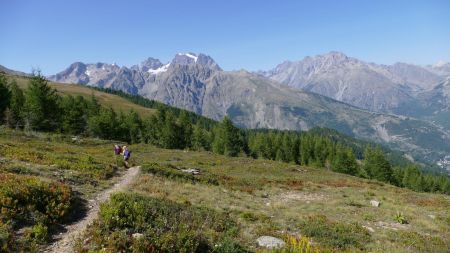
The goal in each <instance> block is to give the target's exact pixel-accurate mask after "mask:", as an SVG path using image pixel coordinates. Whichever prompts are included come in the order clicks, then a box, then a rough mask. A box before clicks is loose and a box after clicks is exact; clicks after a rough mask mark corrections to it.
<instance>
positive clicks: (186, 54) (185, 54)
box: [178, 53, 198, 62]
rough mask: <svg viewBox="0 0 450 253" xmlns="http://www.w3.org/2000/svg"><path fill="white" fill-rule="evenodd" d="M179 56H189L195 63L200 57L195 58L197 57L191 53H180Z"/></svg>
mask: <svg viewBox="0 0 450 253" xmlns="http://www.w3.org/2000/svg"><path fill="white" fill-rule="evenodd" d="M178 55H184V56H187V57H189V58H191V59H194V62H197V59H198V56H195V55H193V54H190V53H179V54H178Z"/></svg>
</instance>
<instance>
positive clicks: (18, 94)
mask: <svg viewBox="0 0 450 253" xmlns="http://www.w3.org/2000/svg"><path fill="white" fill-rule="evenodd" d="M9 87H10V91H11V99H10V101H9V112H8V122H7V124H8V126H9V127H11V128H17V127H20V126H23V120H22V115H23V104H24V102H25V97H24V95H23V91H22V89H20V88H19V86H17V83H16V82H15V81H13V82H12V83H11V84H10V86H9Z"/></svg>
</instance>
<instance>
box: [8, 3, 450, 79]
mask: <svg viewBox="0 0 450 253" xmlns="http://www.w3.org/2000/svg"><path fill="white" fill-rule="evenodd" d="M0 7H1V8H0V31H1V32H0V34H1V35H0V64H1V65H4V66H6V67H9V68H12V69H16V70H21V71H26V72H29V71H30V70H31V69H32V68H40V69H41V70H42V71H43V73H44V74H53V73H56V72H59V71H61V70H63V69H64V68H66V67H67V66H68V65H69V64H71V63H72V62H75V61H83V62H87V63H91V62H99V61H100V62H108V63H113V62H116V63H117V64H119V65H126V66H130V65H133V64H135V63H139V62H141V61H142V60H144V59H145V58H146V57H149V56H152V57H155V58H159V59H161V60H162V61H163V62H166V61H169V60H170V59H171V58H172V57H173V56H174V55H175V54H176V53H177V52H189V51H190V52H203V53H206V54H208V55H210V56H212V57H213V58H214V59H215V60H216V61H217V62H218V63H219V65H220V66H222V68H224V69H226V70H233V69H242V68H244V69H248V70H259V69H269V68H272V67H274V66H276V65H277V64H278V63H281V62H282V61H284V60H300V59H302V58H303V57H305V56H307V55H316V54H322V53H326V52H329V51H341V52H344V53H345V54H347V55H349V56H353V57H357V58H360V59H362V60H366V61H370V62H376V63H383V64H391V63H394V62H397V61H401V62H408V63H416V64H432V63H435V62H437V61H438V60H446V61H450V1H445V0H444V1H437V0H436V1H434V0H427V1H426V0H423V1H422V0H421V1H414V0H410V1H400V0H398V1H392V0H391V1H381V0H379V1H371V0H359V1H351V0H348V1H347V0H339V1H337V0H336V1H333V0H329V1H324V0H319V1H313V0H310V1H299V0H297V1H269V0H267V1H256V0H242V1H236V0H227V1H219V0H208V1H206V0H205V1H195V0H190V1H187V0H185V1H182V0H179V1H170V0H169V1H114V0H109V1H88V0H67V1H57V0H54V1H49V0H39V1H32V0H29V1H24V0H14V1H12V0H0Z"/></svg>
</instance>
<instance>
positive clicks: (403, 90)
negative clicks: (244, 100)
mask: <svg viewBox="0 0 450 253" xmlns="http://www.w3.org/2000/svg"><path fill="white" fill-rule="evenodd" d="M259 74H261V75H263V76H265V77H268V78H270V79H272V80H275V81H277V82H280V83H282V84H286V85H289V86H292V87H296V88H300V89H303V90H306V91H311V92H314V93H318V94H321V95H324V96H327V97H330V98H334V99H336V100H339V101H342V102H345V103H348V104H351V105H354V106H357V107H359V108H363V109H366V110H370V111H375V112H388V113H392V112H398V111H399V109H400V110H401V108H402V107H403V106H404V104H410V103H411V102H412V101H414V100H416V99H417V98H420V97H421V94H422V93H423V92H428V91H429V90H431V89H433V88H434V87H436V86H437V85H438V84H439V83H441V82H442V81H444V80H445V79H446V76H450V64H449V63H439V64H437V65H434V66H426V67H422V66H417V65H412V64H406V63H396V64H393V65H379V64H375V63H367V62H364V61H361V60H358V59H355V58H352V57H348V56H346V55H344V54H342V53H339V52H330V53H328V54H325V55H318V56H314V57H306V58H304V59H303V60H301V61H285V62H283V63H281V64H279V65H278V66H276V67H275V68H274V69H272V70H269V71H262V72H259Z"/></svg>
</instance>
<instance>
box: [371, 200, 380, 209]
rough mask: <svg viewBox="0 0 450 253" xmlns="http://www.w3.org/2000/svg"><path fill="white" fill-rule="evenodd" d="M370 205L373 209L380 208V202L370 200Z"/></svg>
mask: <svg viewBox="0 0 450 253" xmlns="http://www.w3.org/2000/svg"><path fill="white" fill-rule="evenodd" d="M370 204H371V205H372V206H374V207H379V206H380V202H379V201H376V200H373V199H372V200H371V201H370Z"/></svg>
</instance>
